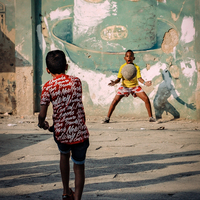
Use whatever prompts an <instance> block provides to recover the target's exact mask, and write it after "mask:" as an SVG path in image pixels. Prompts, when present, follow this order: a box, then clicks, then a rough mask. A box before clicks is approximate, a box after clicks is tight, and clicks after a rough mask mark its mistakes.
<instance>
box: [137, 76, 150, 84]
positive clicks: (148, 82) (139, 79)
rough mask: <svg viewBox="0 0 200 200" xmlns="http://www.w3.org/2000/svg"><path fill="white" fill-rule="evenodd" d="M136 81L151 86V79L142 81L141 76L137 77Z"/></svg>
mask: <svg viewBox="0 0 200 200" xmlns="http://www.w3.org/2000/svg"><path fill="white" fill-rule="evenodd" d="M138 81H140V83H142V84H144V85H146V86H151V85H152V82H151V81H144V79H143V78H142V77H141V78H138Z"/></svg>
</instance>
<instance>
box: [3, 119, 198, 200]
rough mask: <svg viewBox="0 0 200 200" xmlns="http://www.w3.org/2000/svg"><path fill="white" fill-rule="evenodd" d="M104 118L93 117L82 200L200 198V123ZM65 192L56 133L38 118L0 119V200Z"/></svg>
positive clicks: (51, 198)
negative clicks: (40, 125) (39, 123)
mask: <svg viewBox="0 0 200 200" xmlns="http://www.w3.org/2000/svg"><path fill="white" fill-rule="evenodd" d="M48 120H49V121H51V119H50V117H48ZM101 120H102V117H87V126H88V129H89V132H90V147H89V149H88V152H87V160H86V168H85V169H86V181H85V188H84V193H83V197H82V200H93V199H94V200H95V199H98V200H117V199H120V200H165V199H167V200H199V199H200V145H199V144H200V122H197V121H192V120H186V119H179V120H174V121H172V120H170V119H167V118H166V119H163V120H161V121H158V122H154V123H150V122H148V120H147V119H129V118H122V117H113V118H112V119H111V122H110V123H109V124H101ZM72 166H73V163H72V162H71V172H70V176H71V181H70V186H71V187H72V189H74V174H73V168H72ZM61 195H62V183H61V177H60V171H59V152H58V150H57V146H56V144H55V142H54V141H53V137H52V133H50V132H48V131H44V130H41V129H39V128H38V127H37V116H31V117H16V116H9V115H1V118H0V199H6V200H16V199H17V200H27V199H30V200H37V199H42V200H56V199H57V200H59V199H61Z"/></svg>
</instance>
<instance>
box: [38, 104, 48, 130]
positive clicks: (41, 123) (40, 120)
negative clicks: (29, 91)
mask: <svg viewBox="0 0 200 200" xmlns="http://www.w3.org/2000/svg"><path fill="white" fill-rule="evenodd" d="M47 109H48V106H47V105H41V106H40V113H39V115H38V126H39V127H40V128H43V129H44V130H47V129H49V123H48V122H47V121H45V118H46V115H47Z"/></svg>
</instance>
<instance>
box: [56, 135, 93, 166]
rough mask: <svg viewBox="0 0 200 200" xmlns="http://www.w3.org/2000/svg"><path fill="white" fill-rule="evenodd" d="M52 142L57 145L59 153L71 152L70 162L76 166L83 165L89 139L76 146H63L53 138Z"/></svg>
mask: <svg viewBox="0 0 200 200" xmlns="http://www.w3.org/2000/svg"><path fill="white" fill-rule="evenodd" d="M54 140H55V142H56V143H57V145H58V149H59V151H60V152H61V153H63V154H67V153H69V152H70V151H71V153H72V156H71V158H72V161H73V162H74V163H75V164H77V165H82V164H84V163H85V157H86V152H87V148H88V147H89V145H90V144H89V139H86V140H85V141H84V142H81V143H78V144H71V145H69V144H63V143H60V142H58V141H57V140H56V138H55V136H54Z"/></svg>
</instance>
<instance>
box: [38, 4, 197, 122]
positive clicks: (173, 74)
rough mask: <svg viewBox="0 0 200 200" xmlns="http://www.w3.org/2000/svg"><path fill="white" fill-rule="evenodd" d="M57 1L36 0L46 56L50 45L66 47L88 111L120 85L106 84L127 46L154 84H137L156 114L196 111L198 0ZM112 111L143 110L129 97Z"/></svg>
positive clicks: (100, 107)
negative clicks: (111, 85) (82, 90)
mask: <svg viewBox="0 0 200 200" xmlns="http://www.w3.org/2000/svg"><path fill="white" fill-rule="evenodd" d="M48 2H49V1H48ZM57 3H58V1H55V0H54V1H51V4H47V1H45V0H43V1H42V7H41V10H42V13H43V14H42V15H43V18H42V19H43V21H44V23H43V29H42V30H43V34H42V35H43V36H44V38H43V39H44V40H43V51H44V56H45V54H46V52H47V51H49V50H53V49H56V48H60V49H63V50H64V51H65V53H66V55H67V58H68V60H69V63H70V68H69V70H68V74H72V75H75V76H78V77H80V78H81V80H82V82H83V89H84V95H83V99H84V105H85V109H86V112H87V114H92V115H95V114H97V113H98V115H99V114H100V115H106V114H107V111H108V108H109V105H110V103H111V101H112V99H113V98H114V96H115V94H116V89H117V87H118V86H116V87H109V86H108V83H109V82H110V80H111V79H115V78H116V76H117V72H118V69H119V67H120V65H121V64H123V63H124V60H123V57H124V52H125V51H126V50H128V49H132V50H134V52H135V57H136V60H135V63H136V64H138V65H139V66H140V68H141V72H142V77H143V78H144V79H145V80H152V81H153V86H151V87H149V88H147V87H143V89H144V90H145V91H146V93H147V94H148V95H149V97H150V100H151V103H152V107H153V112H154V113H155V112H156V115H157V117H158V118H159V117H162V116H163V115H164V114H165V113H170V114H171V116H172V117H179V116H181V117H185V118H196V117H197V113H198V112H197V110H196V107H195V106H196V104H197V102H196V98H195V95H196V88H197V63H196V59H195V55H196V54H198V53H197V51H196V49H195V43H197V41H195V40H198V38H197V37H195V33H196V27H195V24H196V23H197V22H196V21H197V20H198V16H197V15H195V3H198V1H195V0H192V1H191V0H185V1H183V0H163V1H162V0H159V1H156V0H155V1H154V0H152V1H149V0H148V1H145V0H136V1H128V0H124V1H121V0H99V1H96V0H74V1H71V2H70V3H68V2H66V1H65V2H63V4H62V3H61V2H60V1H59V3H60V4H59V5H58V4H57ZM49 5H51V6H49ZM196 9H198V8H196ZM196 13H197V12H196ZM43 68H45V64H44V65H43ZM43 71H44V70H43ZM41 75H42V82H43V83H44V82H45V81H47V80H48V79H49V78H50V77H49V76H48V75H47V74H45V71H44V74H41ZM164 111H165V112H164ZM114 115H126V116H129V115H130V116H141V117H142V116H147V113H146V109H145V106H144V103H143V102H142V101H141V100H140V99H133V98H132V97H128V98H124V99H123V100H122V102H121V103H120V104H119V105H118V106H117V108H116V110H115V112H114Z"/></svg>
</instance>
